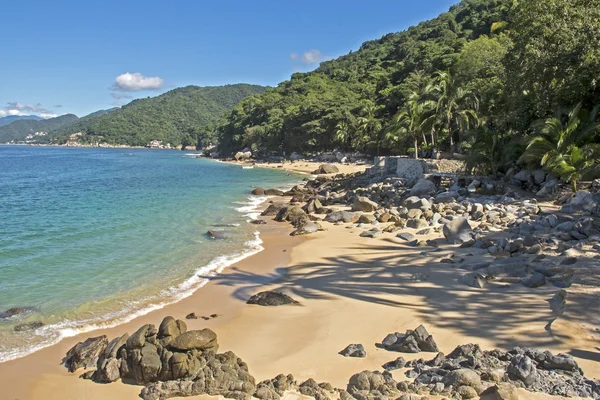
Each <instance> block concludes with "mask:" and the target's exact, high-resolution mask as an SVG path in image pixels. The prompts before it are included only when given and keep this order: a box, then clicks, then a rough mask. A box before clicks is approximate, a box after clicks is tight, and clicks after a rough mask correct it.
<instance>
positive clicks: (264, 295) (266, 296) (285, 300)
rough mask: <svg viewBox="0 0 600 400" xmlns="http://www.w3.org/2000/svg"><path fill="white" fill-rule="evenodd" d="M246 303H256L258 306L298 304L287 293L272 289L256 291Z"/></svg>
mask: <svg viewBox="0 0 600 400" xmlns="http://www.w3.org/2000/svg"><path fill="white" fill-rule="evenodd" d="M246 303H247V304H257V305H259V306H283V305H287V304H299V303H298V302H297V301H296V300H294V299H292V298H291V297H290V296H288V295H287V294H284V293H280V292H273V291H266V292H260V293H257V294H255V295H254V296H252V297H250V298H249V299H248V301H247V302H246Z"/></svg>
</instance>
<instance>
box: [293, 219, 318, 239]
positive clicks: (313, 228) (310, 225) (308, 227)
mask: <svg viewBox="0 0 600 400" xmlns="http://www.w3.org/2000/svg"><path fill="white" fill-rule="evenodd" d="M320 230H322V228H321V225H319V224H317V223H316V222H307V223H305V224H302V225H300V226H299V227H298V229H296V230H295V231H293V232H292V233H290V235H291V236H299V235H309V234H311V233H315V232H318V231H320Z"/></svg>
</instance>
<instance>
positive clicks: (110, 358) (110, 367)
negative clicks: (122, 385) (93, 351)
mask: <svg viewBox="0 0 600 400" xmlns="http://www.w3.org/2000/svg"><path fill="white" fill-rule="evenodd" d="M128 338H129V334H127V333H126V334H124V335H123V336H120V337H118V338H115V339H113V340H111V341H110V342H109V343H108V345H107V346H106V348H105V349H104V351H103V352H102V354H101V355H100V357H99V358H98V362H97V364H96V372H95V373H94V375H93V380H94V381H95V382H101V383H110V382H115V381H116V380H118V379H119V378H120V369H121V361H122V359H121V358H117V356H118V355H119V353H120V351H121V349H122V348H123V347H125V344H126V343H127V339H128Z"/></svg>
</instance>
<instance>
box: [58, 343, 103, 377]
mask: <svg viewBox="0 0 600 400" xmlns="http://www.w3.org/2000/svg"><path fill="white" fill-rule="evenodd" d="M107 345H108V338H107V337H106V336H105V335H102V336H98V337H93V338H88V339H86V340H85V341H84V342H79V343H77V344H76V345H75V346H73V347H72V348H71V349H70V350H69V351H68V352H67V355H66V356H65V358H63V360H62V364H64V365H65V367H66V368H67V370H68V371H69V372H75V371H76V370H78V369H79V368H91V367H93V366H95V365H96V362H97V361H98V357H100V354H101V353H102V352H103V351H104V348H105V347H106V346H107Z"/></svg>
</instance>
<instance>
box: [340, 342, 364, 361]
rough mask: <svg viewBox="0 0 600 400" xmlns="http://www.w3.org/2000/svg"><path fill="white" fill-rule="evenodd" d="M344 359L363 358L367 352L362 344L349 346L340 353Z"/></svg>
mask: <svg viewBox="0 0 600 400" xmlns="http://www.w3.org/2000/svg"><path fill="white" fill-rule="evenodd" d="M339 354H341V355H343V356H344V357H359V358H364V357H366V356H367V352H366V351H365V348H364V347H363V345H362V344H349V345H348V346H347V347H346V348H345V349H344V350H342V351H340V353H339Z"/></svg>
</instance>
